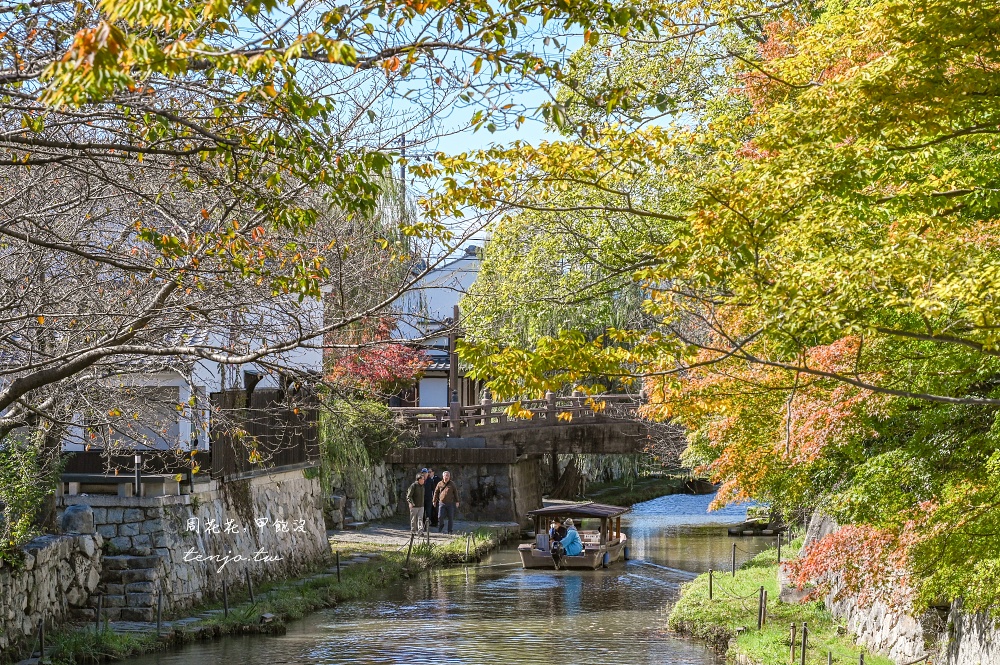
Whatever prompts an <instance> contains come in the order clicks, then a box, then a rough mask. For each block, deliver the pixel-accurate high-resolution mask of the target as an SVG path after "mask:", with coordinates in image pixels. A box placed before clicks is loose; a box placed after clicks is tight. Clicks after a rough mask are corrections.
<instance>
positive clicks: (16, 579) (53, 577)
mask: <svg viewBox="0 0 1000 665" xmlns="http://www.w3.org/2000/svg"><path fill="white" fill-rule="evenodd" d="M74 513H75V514H72V513H71V515H70V519H66V520H64V522H63V525H64V527H66V530H71V531H72V533H67V534H65V535H59V536H42V537H41V538H36V539H35V540H33V541H31V542H30V543H28V544H27V545H26V546H25V547H24V548H23V551H24V562H23V564H22V565H20V566H18V567H14V566H12V565H11V564H10V563H5V562H2V561H0V662H3V661H4V660H5V659H6V660H17V659H18V658H19V657H20V656H21V655H23V654H24V652H26V650H27V649H28V648H29V647H30V646H31V645H32V644H33V642H34V640H35V637H36V635H37V632H38V623H39V621H44V622H45V624H46V626H48V627H52V626H53V625H57V624H59V623H62V622H63V621H65V620H66V619H67V617H68V616H69V615H70V613H71V612H72V611H73V610H74V609H75V608H78V607H82V606H84V605H85V604H86V603H87V599H88V598H89V597H90V594H91V593H92V592H93V591H94V590H95V589H96V588H97V585H98V582H99V581H100V576H101V546H102V545H103V539H102V538H101V536H100V535H99V534H97V533H95V532H94V525H93V519H92V518H91V519H88V511H86V510H85V509H77V510H76V511H74Z"/></svg>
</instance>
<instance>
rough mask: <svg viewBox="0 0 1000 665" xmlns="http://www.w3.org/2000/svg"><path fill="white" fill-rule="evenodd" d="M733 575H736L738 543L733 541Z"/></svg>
mask: <svg viewBox="0 0 1000 665" xmlns="http://www.w3.org/2000/svg"><path fill="white" fill-rule="evenodd" d="M733 577H736V543H733Z"/></svg>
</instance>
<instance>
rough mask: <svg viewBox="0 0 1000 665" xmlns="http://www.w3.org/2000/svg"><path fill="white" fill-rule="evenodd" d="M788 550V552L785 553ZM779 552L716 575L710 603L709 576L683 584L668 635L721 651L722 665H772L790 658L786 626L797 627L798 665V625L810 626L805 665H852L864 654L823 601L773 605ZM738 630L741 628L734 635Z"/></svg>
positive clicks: (883, 661)
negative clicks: (760, 618) (760, 620)
mask: <svg viewBox="0 0 1000 665" xmlns="http://www.w3.org/2000/svg"><path fill="white" fill-rule="evenodd" d="M801 545H802V541H801V539H800V540H796V541H793V542H792V543H791V544H790V545H789V546H788V550H797V549H798V548H799V547H801ZM786 551H787V550H786ZM760 587H764V589H765V590H766V591H767V623H766V624H765V625H764V627H763V628H762V629H761V630H757V606H758V600H757V594H758V592H759V590H760ZM779 591H780V590H779V588H778V551H777V549H776V548H774V549H769V550H765V551H763V552H761V553H760V554H758V555H757V556H755V557H754V558H753V559H751V560H750V561H748V562H746V563H745V564H744V565H743V566H742V567H740V568H739V569H738V570H737V571H736V575H735V577H733V576H731V575H730V574H729V573H728V572H724V571H717V572H716V574H715V579H714V592H713V597H714V599H713V600H709V598H708V573H705V574H702V575H699V576H698V577H697V578H695V579H694V580H692V581H691V582H689V583H687V584H686V585H684V588H683V590H682V591H681V596H680V599H679V600H678V601H677V604H676V605H674V607H673V609H672V610H671V612H670V618H669V619H668V626H669V627H670V629H671V630H674V631H677V632H679V633H683V634H686V635H691V636H692V637H697V638H699V639H703V640H705V641H707V642H708V643H709V644H711V645H712V646H713V647H715V648H716V649H718V650H720V651H727V650H728V653H727V660H728V661H730V662H731V661H733V660H734V659H735V658H736V657H743V658H744V659H746V660H748V661H750V662H751V663H757V664H759V665H771V664H772V663H785V662H788V659H789V633H790V630H789V626H790V625H791V624H793V623H794V624H796V625H797V626H798V627H799V628H798V629H797V632H796V641H797V642H798V644H797V646H796V654H797V655H796V661H795V662H796V663H798V662H800V661H799V658H801V652H800V651H799V649H800V648H801V639H802V637H801V625H802V623H803V622H805V623H806V624H808V626H809V637H808V640H807V648H806V661H805V662H806V663H807V665H826V663H827V657H828V653H832V655H833V662H834V663H857V662H858V659H859V656H860V654H861V653H863V650H862V649H861V648H860V647H858V646H857V645H855V644H854V642H853V639H852V638H851V637H850V636H849V635H847V630H846V628H844V627H843V626H842V625H841V624H840V623H838V622H837V620H836V619H834V618H833V616H832V615H831V614H830V612H829V610H827V609H826V607H824V606H823V603H822V601H818V600H817V601H811V602H805V603H801V604H792V603H782V602H779V601H778V593H779ZM740 629H746V630H744V631H742V632H740V634H739V635H737V632H738V631H740ZM865 662H866V663H869V665H892V661H891V660H889V659H887V658H884V657H882V656H875V655H868V654H867V652H865Z"/></svg>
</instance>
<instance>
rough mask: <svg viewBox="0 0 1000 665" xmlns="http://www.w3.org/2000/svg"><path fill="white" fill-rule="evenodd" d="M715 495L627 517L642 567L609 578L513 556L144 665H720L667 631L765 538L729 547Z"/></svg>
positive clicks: (627, 567)
mask: <svg viewBox="0 0 1000 665" xmlns="http://www.w3.org/2000/svg"><path fill="white" fill-rule="evenodd" d="M710 500H711V497H688V496H673V497H663V498H661V499H657V500H655V501H651V502H648V503H645V504H640V505H638V506H636V508H635V510H634V511H633V513H632V514H630V515H629V516H628V520H627V521H625V520H623V523H624V526H626V532H627V533H628V534H629V536H630V540H631V542H632V545H631V550H632V557H633V559H634V560H632V561H629V562H628V563H627V564H618V565H615V566H613V567H611V568H609V569H607V570H596V571H592V572H591V571H566V570H563V571H558V572H557V571H544V570H523V569H521V568H520V563H519V560H518V559H517V554H516V551H515V550H514V549H513V548H508V549H506V550H503V551H500V552H498V553H496V554H495V555H494V556H492V557H490V558H489V560H487V561H485V562H484V565H483V566H481V567H469V568H452V569H446V570H439V571H433V572H431V573H429V574H426V575H423V576H422V577H421V578H419V579H418V580H415V581H414V582H413V583H411V584H407V585H401V586H399V587H397V588H395V589H392V590H389V591H387V592H385V594H384V595H383V596H382V597H380V598H377V599H374V600H371V601H368V602H356V603H347V604H344V605H342V606H340V607H337V608H334V609H331V610H327V611H324V612H320V613H317V614H315V615H313V616H311V617H308V618H307V619H305V620H303V621H299V622H296V623H295V624H293V625H291V626H289V631H288V634H287V635H285V636H283V637H268V638H237V639H225V640H220V641H218V642H214V643H208V644H195V645H191V646H189V647H187V648H185V649H184V650H181V651H178V652H173V653H169V654H158V655H154V656H151V657H147V658H143V659H136V660H135V661H132V662H133V665H154V664H156V665H177V664H179V663H192V662H197V663H199V664H201V663H205V664H214V663H218V664H220V665H221V664H223V663H232V662H240V663H250V664H261V665H263V664H267V665H278V664H281V663H293V662H294V663H323V664H331V665H332V664H337V663H359V664H368V663H371V664H376V663H393V664H399V665H403V664H407V665H411V664H412V665H418V664H423V663H435V664H437V663H442V662H448V663H470V664H480V663H489V664H490V665H507V664H510V665H513V664H515V663H517V664H520V663H525V662H531V663H537V664H538V665H549V664H551V665H555V664H557V663H558V664H560V665H561V664H562V663H566V662H571V663H574V664H576V665H591V664H593V665H597V664H598V663H600V664H606V663H623V664H633V663H634V664H636V665H645V664H648V665H652V664H653V663H657V664H661V663H669V664H674V665H716V664H717V663H720V662H721V661H720V660H719V659H718V658H717V656H716V655H715V654H714V653H712V652H711V651H709V650H708V649H706V648H705V647H704V646H703V645H701V644H699V643H696V642H693V641H690V640H684V639H680V638H678V637H676V636H673V635H670V634H667V633H665V632H664V626H665V624H666V617H667V613H668V608H669V606H670V603H671V602H672V601H673V600H675V599H676V597H677V594H678V591H679V588H680V584H682V583H683V582H684V581H686V580H688V579H691V577H693V576H694V574H696V573H697V572H700V571H703V570H707V569H708V568H710V567H714V568H719V569H722V568H726V567H727V566H728V561H729V557H730V556H731V554H732V550H731V546H732V545H731V544H732V543H733V542H734V541H738V544H739V548H740V552H741V554H740V556H739V560H741V561H742V560H743V559H744V558H747V557H749V556H750V555H751V554H753V553H755V552H756V551H759V550H760V549H761V548H763V547H764V546H766V544H767V543H765V542H763V541H762V540H761V539H731V538H728V537H727V536H726V530H725V524H727V523H734V522H739V521H741V520H742V518H743V515H744V514H745V512H744V510H743V509H741V508H735V509H729V510H727V511H723V512H721V513H715V514H706V512H705V511H706V509H707V506H708V503H709V501H710Z"/></svg>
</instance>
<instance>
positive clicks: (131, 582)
mask: <svg viewBox="0 0 1000 665" xmlns="http://www.w3.org/2000/svg"><path fill="white" fill-rule="evenodd" d="M161 560H162V558H161V557H160V556H158V555H136V554H116V555H106V556H104V557H103V558H102V564H103V572H102V573H101V584H100V586H99V587H98V589H97V593H96V594H94V595H92V596H91V598H90V602H89V609H87V610H83V611H81V612H78V615H79V614H86V615H87V616H78V617H77V618H81V619H90V620H93V619H94V614H95V613H96V612H97V604H98V596H99V595H100V596H103V597H102V600H101V620H102V621H110V622H113V623H115V622H125V623H143V622H151V621H154V620H155V619H156V601H157V598H156V594H157V592H158V584H157V582H158V581H159V570H158V566H159V565H160V562H161Z"/></svg>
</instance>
